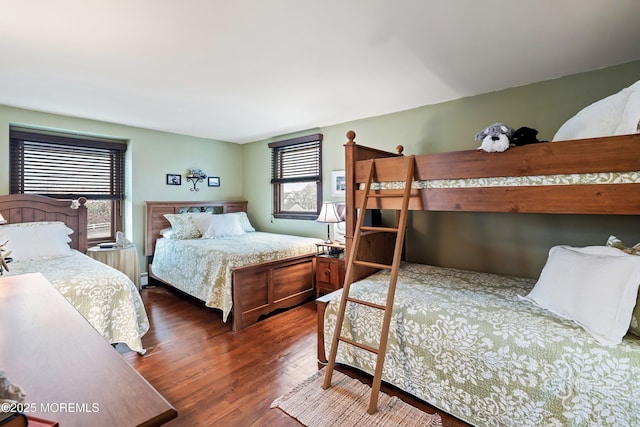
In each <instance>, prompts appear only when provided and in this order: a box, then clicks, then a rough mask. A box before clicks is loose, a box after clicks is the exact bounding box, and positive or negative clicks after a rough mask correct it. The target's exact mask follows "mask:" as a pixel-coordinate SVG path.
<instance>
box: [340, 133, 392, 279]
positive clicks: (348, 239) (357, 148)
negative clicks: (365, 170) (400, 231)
mask: <svg viewBox="0 0 640 427" xmlns="http://www.w3.org/2000/svg"><path fill="white" fill-rule="evenodd" d="M355 137H356V133H355V132H354V131H352V130H350V131H348V132H347V143H346V144H345V145H344V147H345V153H344V154H345V155H344V162H345V179H346V181H347V182H346V187H345V202H346V215H345V247H346V248H345V259H349V254H350V252H351V249H352V247H353V237H354V233H355V229H356V221H357V207H356V191H357V190H358V188H357V185H358V182H356V181H357V179H356V163H357V162H359V161H361V160H371V159H380V158H385V157H402V151H403V149H404V147H402V145H398V146H397V147H396V149H397V150H398V153H391V152H388V151H383V150H378V149H376V148H370V147H365V146H362V145H358V144H356V142H355ZM393 244H394V240H393V239H392V238H390V237H389V236H388V235H385V234H377V235H370V236H366V237H363V239H362V244H361V245H360V247H359V249H358V257H359V258H361V259H371V260H376V261H378V262H380V263H383V264H386V263H389V262H391V261H390V260H391V258H392V257H393ZM381 248H385V249H386V250H388V253H387V252H386V251H385V250H381ZM389 248H391V249H389ZM375 271H377V269H374V268H371V267H363V266H360V265H358V266H355V267H354V274H353V276H354V281H356V280H359V279H362V278H364V277H366V276H368V275H370V274H372V273H374V272H375Z"/></svg>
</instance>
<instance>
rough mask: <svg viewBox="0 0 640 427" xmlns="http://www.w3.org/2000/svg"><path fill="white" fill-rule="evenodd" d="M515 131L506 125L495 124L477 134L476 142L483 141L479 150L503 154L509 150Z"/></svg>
mask: <svg viewBox="0 0 640 427" xmlns="http://www.w3.org/2000/svg"><path fill="white" fill-rule="evenodd" d="M514 132H515V129H514V128H512V127H511V126H507V125H505V124H504V123H494V124H492V125H491V126H489V127H488V128H485V129H483V130H481V131H480V132H478V133H477V134H476V140H478V141H481V142H482V144H480V147H478V150H484V151H486V152H487V153H494V152H502V151H505V150H506V149H507V148H509V144H510V143H511V136H512V135H513V133H514Z"/></svg>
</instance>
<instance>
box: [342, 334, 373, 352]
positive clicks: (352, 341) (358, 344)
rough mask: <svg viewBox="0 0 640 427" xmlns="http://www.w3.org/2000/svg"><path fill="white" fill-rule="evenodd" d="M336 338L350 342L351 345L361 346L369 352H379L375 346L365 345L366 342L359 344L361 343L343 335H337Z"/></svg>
mask: <svg viewBox="0 0 640 427" xmlns="http://www.w3.org/2000/svg"><path fill="white" fill-rule="evenodd" d="M338 340H340V341H342V342H346V343H347V344H351V345H352V346H355V347H358V348H361V349H363V350H367V351H370V352H371V353H374V354H378V353H379V351H378V349H377V348H373V347H371V346H369V345H366V344H361V343H359V342H357V341H354V340H352V339H349V338H345V337H343V336H340V337H338Z"/></svg>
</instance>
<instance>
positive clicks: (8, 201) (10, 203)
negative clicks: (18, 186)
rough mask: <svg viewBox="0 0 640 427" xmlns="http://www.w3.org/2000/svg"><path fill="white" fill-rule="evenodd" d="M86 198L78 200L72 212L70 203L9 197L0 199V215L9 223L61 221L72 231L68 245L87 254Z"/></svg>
mask: <svg viewBox="0 0 640 427" xmlns="http://www.w3.org/2000/svg"><path fill="white" fill-rule="evenodd" d="M86 201H87V199H85V198H84V197H80V198H79V199H78V202H79V207H78V208H77V209H73V208H72V207H71V201H69V200H59V199H52V198H51V197H46V196H39V195H35V194H8V195H4V196H0V213H1V214H2V216H3V217H4V219H6V220H7V223H8V224H15V223H18V222H34V221H62V222H64V223H65V224H66V225H67V227H69V228H71V229H72V230H73V234H71V235H70V236H69V237H70V238H71V242H70V243H69V246H71V247H72V248H73V249H77V250H78V251H80V252H82V253H86V252H87V207H86V206H85V203H86ZM0 227H1V226H0Z"/></svg>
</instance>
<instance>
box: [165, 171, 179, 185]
mask: <svg viewBox="0 0 640 427" xmlns="http://www.w3.org/2000/svg"><path fill="white" fill-rule="evenodd" d="M167 185H182V175H178V174H175V173H168V174H167Z"/></svg>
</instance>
